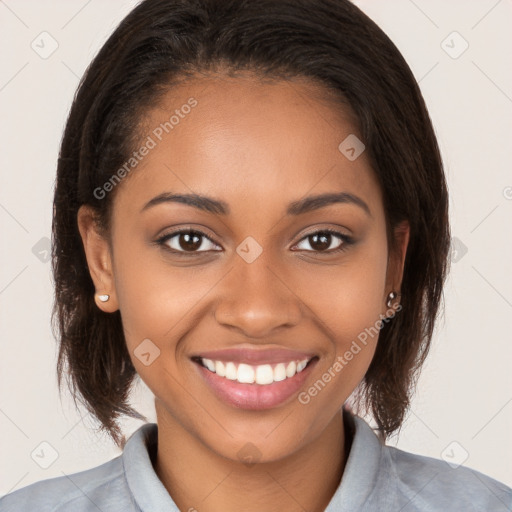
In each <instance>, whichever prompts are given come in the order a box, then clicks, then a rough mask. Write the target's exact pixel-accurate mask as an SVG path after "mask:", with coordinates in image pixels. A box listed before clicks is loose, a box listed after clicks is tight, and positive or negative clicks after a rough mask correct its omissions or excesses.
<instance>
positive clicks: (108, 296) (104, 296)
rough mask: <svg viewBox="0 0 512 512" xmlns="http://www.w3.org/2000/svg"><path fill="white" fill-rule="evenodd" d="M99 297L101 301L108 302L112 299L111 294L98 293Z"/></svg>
mask: <svg viewBox="0 0 512 512" xmlns="http://www.w3.org/2000/svg"><path fill="white" fill-rule="evenodd" d="M98 299H100V300H101V302H107V301H108V299H110V295H106V294H105V295H99V294H98Z"/></svg>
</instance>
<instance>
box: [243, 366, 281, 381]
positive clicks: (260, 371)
mask: <svg viewBox="0 0 512 512" xmlns="http://www.w3.org/2000/svg"><path fill="white" fill-rule="evenodd" d="M240 366H242V365H240ZM238 371H240V368H239V369H238ZM255 381H256V384H272V382H274V370H272V366H270V365H269V364H262V365H260V366H257V367H256V379H255Z"/></svg>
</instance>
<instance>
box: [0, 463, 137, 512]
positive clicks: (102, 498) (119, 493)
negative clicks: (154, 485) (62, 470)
mask: <svg viewBox="0 0 512 512" xmlns="http://www.w3.org/2000/svg"><path fill="white" fill-rule="evenodd" d="M129 496H130V494H129V489H128V488H127V484H126V479H125V477H124V468H123V461H122V456H121V455H120V456H118V457H116V458H114V459H112V460H110V461H108V462H105V463H104V464H101V465H100V466H96V467H94V468H91V469H87V470H85V471H80V472H78V473H72V474H69V475H63V476H59V477H55V478H49V479H46V480H41V481H39V482H35V483H33V484H30V485H28V486H26V487H23V488H21V489H18V490H17V491H14V492H11V493H9V494H7V495H5V496H3V497H2V498H0V510H1V511H2V512H15V511H16V512H32V511H33V512H36V511H37V512H64V511H67V510H73V512H89V511H92V510H94V511H97V510H98V509H99V510H113V511H114V510H115V511H117V510H119V511H121V510H122V511H123V512H124V511H130V510H136V509H135V507H133V506H132V507H130V506H129V501H130V498H129ZM123 497H124V498H123ZM120 498H121V499H120ZM127 500H128V502H127ZM114 504H115V506H114Z"/></svg>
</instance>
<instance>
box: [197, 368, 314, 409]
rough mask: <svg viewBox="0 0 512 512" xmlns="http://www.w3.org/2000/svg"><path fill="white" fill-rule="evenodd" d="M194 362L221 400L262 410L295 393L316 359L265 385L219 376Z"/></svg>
mask: <svg viewBox="0 0 512 512" xmlns="http://www.w3.org/2000/svg"><path fill="white" fill-rule="evenodd" d="M194 364H195V365H196V366H197V367H198V369H199V372H200V373H201V375H202V376H203V378H204V380H205V381H206V383H207V384H208V385H209V386H210V388H211V389H212V390H213V392H214V393H215V394H216V395H217V396H218V397H219V398H220V399H221V400H223V401H224V402H227V403H228V404H229V405H232V406H234V407H238V408H240V409H250V410H262V409H271V408H272V407H277V406H278V405H281V404H283V403H284V402H286V401H287V400H288V399H289V398H290V397H291V396H293V395H294V394H295V393H297V392H298V391H299V389H300V388H301V387H302V385H303V384H304V381H305V380H306V379H307V377H308V375H309V373H310V371H311V368H312V367H313V366H314V365H315V364H316V359H314V360H313V361H311V362H310V363H309V364H308V365H307V366H306V368H304V370H302V371H301V372H299V373H296V374H295V375H294V376H293V377H289V378H286V379H284V380H281V381H279V382H273V383H272V384H266V385H260V384H242V383H240V382H238V381H236V380H229V379H226V378H225V377H219V376H218V375H217V374H216V373H214V372H211V371H210V370H208V368H205V367H204V366H202V365H201V364H199V363H194Z"/></svg>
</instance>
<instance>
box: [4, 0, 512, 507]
mask: <svg viewBox="0 0 512 512" xmlns="http://www.w3.org/2000/svg"><path fill="white" fill-rule="evenodd" d="M53 244H54V246H53V247H54V249H53V270H54V276H55V286H56V303H55V314H56V318H57V320H58V325H59V341H60V352H59V361H58V372H59V382H60V381H61V380H62V378H63V377H66V378H67V379H68V380H69V383H70V385H71V388H72V390H73V392H74V394H75V396H76V398H77V399H78V400H80V401H82V402H83V403H84V405H85V406H86V407H87V408H88V409H89V410H90V411H91V412H92V413H93V414H94V415H95V417H96V418H97V419H98V420H99V421H100V423H101V425H102V427H103V428H104V429H105V431H107V432H108V433H109V434H110V435H111V436H112V438H113V439H114V440H115V441H116V443H117V444H118V445H119V446H120V447H122V448H123V454H122V455H121V456H119V457H117V458H115V459H113V460H111V461H109V462H107V463H105V464H103V465H101V466H98V467H96V468H91V469H89V470H86V471H83V472H80V473H76V474H73V475H68V476H63V477H59V478H53V479H49V480H45V481H42V482H38V483H35V484H32V485H29V486H27V487H25V488H24V489H20V490H18V491H16V492H14V493H11V494H9V495H7V496H6V497H4V498H3V499H2V500H0V509H1V510H6V511H7V510H9V511H11V510H17V511H19V510H73V511H89V510H98V509H99V510H103V511H123V512H124V511H130V510H133V511H139V510H143V511H148V512H149V511H156V510H182V511H185V510H188V511H193V510H198V511H201V512H203V511H218V510H222V511H223V512H227V511H228V512H229V511H231V510H240V509H243V510H245V511H253V510H254V511H256V510H257V511H262V510H265V511H277V510H279V511H282V510H286V511H295V510H297V511H299V510H307V511H314V512H317V511H318V512H320V511H324V510H325V511H329V512H333V511H342V510H347V511H348V510H367V511H373V510H375V511H377V510H379V511H382V510H390V511H395V510H403V511H413V510H414V511H426V510H471V509H476V510H486V511H494V510H496V511H499V510H508V509H510V507H511V506H512V490H511V489H509V488H508V487H506V486H504V485H503V484H501V483H499V482H496V481H495V480H493V479H491V478H489V477H487V476H485V475H482V474H480V473H478V472H476V471H474V470H471V469H468V468H463V467H462V466H461V467H458V468H456V469H454V468H452V467H450V466H449V465H448V464H446V463H445V462H444V461H441V460H435V459H431V458H427V457H422V456H418V455H413V454H409V453H406V452H404V451H401V450H398V449H395V448H392V447H389V446H386V445H385V440H386V438H387V437H388V436H389V435H390V434H392V433H393V432H396V431H397V430H398V429H399V427H400V426H401V424H402V421H403V419H404V415H405V413H406V411H407V408H408V406H409V401H410V396H411V393H412V391H413V388H414V383H415V381H416V378H417V372H418V370H419V368H420V367H421V365H422V363H423V361H424V359H425V357H426V355H427V352H428V348H429V344H430V340H431V337H432V332H433V328H434V324H435V319H436V317H437V313H438V310H439V308H440V301H441V297H442V289H443V283H444V280H445V276H446V271H447V261H448V260H447V258H448V253H449V245H450V230H449V223H448V193H447V189H446V183H445V177H444V172H443V166H442V162H441V158H440V154H439V149H438V145H437V142H436V139H435V135H434V131H433V128H432V125H431V122H430V119H429V116H428V113H427V110H426V107H425V104H424V102H423V99H422V96H421V93H420V91H419V89H418V86H417V84H416V82H415V80H414V77H413V75H412V73H411V71H410V69H409V67H408V66H407V64H406V63H405V61H404V60H403V58H402V56H401V55H400V53H399V52H398V50H397V49H396V47H395V46H394V45H393V43H392V42H391V41H390V40H389V38H388V37H387V36H386V35H385V34H384V33H383V32H382V31H381V30H380V29H379V28H378V27H377V26H376V25H375V24H374V23H373V22H372V21H371V20H370V19H368V18H367V17H366V16H365V15H364V14H363V13H362V12H361V11H360V10H359V9H357V8H356V7H355V6H354V5H352V4H351V3H349V2H348V1H343V0H300V1H298V0H261V1H258V2H252V1H243V0H222V1H221V0H172V1H169V0H145V1H143V2H142V3H141V4H139V5H138V6H137V7H136V8H135V9H134V10H133V11H132V12H131V13H130V14H129V15H128V16H127V17H126V18H125V19H124V20H123V22H122V23H121V24H120V26H119V27H118V28H117V29H116V30H115V32H114V33H113V34H112V36H111V37H110V38H109V40H108V41H107V42H106V43H105V45H104V46H103V48H102V49H101V51H100V52H99V54H98V56H97V57H96V58H95V59H94V61H93V62H92V64H91V65H90V67H89V69H88V70H87V72H86V74H85V77H84V79H83V80H82V83H81V84H80V87H79V90H78V92H77V95H76V97H75V100H74V103H73V106H72V108H71V112H70V115H69V118H68V121H67V125H66V129H65V133H64V138H63V141H62V147H61V154H60V158H59V164H58V171H57V182H56V188H55V200H54V222H53ZM136 375H139V376H140V378H141V379H142V380H143V381H144V382H145V383H146V384H147V385H148V387H149V388H150V389H151V390H152V392H153V393H154V395H155V409H156V414H157V424H152V423H148V424H145V425H143V426H142V427H140V428H139V429H138V430H137V431H136V432H135V433H134V434H133V435H132V436H131V437H130V438H129V439H128V441H126V440H125V439H124V438H123V436H122V432H121V430H120V428H119V424H118V420H119V418H120V417H121V416H122V415H128V416H131V417H134V418H139V419H143V420H144V419H145V418H144V417H143V416H141V415H140V414H139V413H138V412H137V411H135V410H133V409H132V408H131V407H130V405H129V400H128V399H129V392H130V389H131V385H132V383H133V381H134V378H135V377H136ZM345 403H350V404H351V406H350V407H351V408H354V410H355V411H357V410H361V411H365V410H367V411H368V412H369V413H371V415H372V416H373V418H374V420H375V424H376V431H377V435H376V434H375V433H374V432H373V431H372V429H371V428H370V426H369V425H368V424H366V423H365V422H364V421H363V420H362V419H361V418H360V417H358V416H356V415H355V414H354V412H352V411H351V408H350V407H348V406H345V407H344V404H345Z"/></svg>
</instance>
